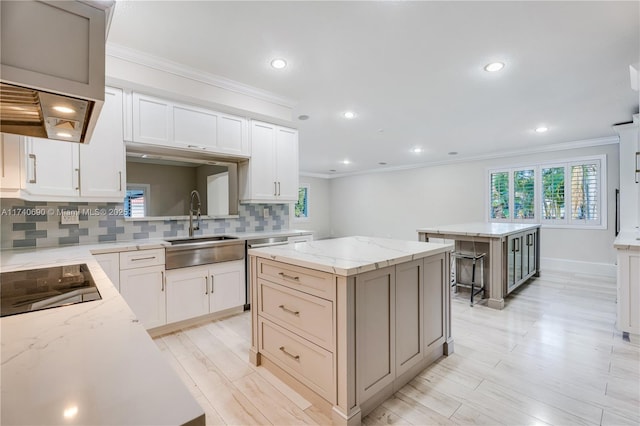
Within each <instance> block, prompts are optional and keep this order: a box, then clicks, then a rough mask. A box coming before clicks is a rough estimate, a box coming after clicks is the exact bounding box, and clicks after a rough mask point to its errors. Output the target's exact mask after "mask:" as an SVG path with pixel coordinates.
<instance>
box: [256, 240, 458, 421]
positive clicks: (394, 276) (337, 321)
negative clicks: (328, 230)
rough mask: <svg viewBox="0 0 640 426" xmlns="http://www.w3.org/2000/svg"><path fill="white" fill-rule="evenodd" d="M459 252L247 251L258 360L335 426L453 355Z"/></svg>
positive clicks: (374, 246)
mask: <svg viewBox="0 0 640 426" xmlns="http://www.w3.org/2000/svg"><path fill="white" fill-rule="evenodd" d="M452 248H453V247H452V245H448V244H437V243H425V242H416V241H399V240H392V239H383V238H369V237H345V238H336V239H329V240H319V241H312V242H307V243H300V244H295V245H287V246H276V247H268V248H260V249H251V250H249V256H250V262H251V263H250V265H251V270H250V278H251V292H252V300H254V301H255V302H254V305H253V306H254V309H252V344H251V353H250V359H251V362H252V363H253V364H255V365H264V366H265V367H267V368H268V369H269V370H271V371H272V372H274V373H275V374H276V375H278V376H279V377H280V378H281V379H283V380H285V381H286V382H287V383H288V384H290V385H291V386H292V387H293V388H295V389H296V390H298V391H299V392H300V393H301V394H302V395H304V396H305V397H307V398H308V399H310V400H311V401H312V402H313V403H314V405H316V406H317V407H318V408H320V409H321V410H323V411H325V412H326V413H327V414H329V415H330V416H331V418H332V419H333V422H334V423H335V424H349V425H351V424H360V421H361V419H362V417H364V416H365V415H366V414H367V413H368V412H370V411H371V410H373V409H374V408H375V407H376V406H377V405H379V404H380V403H381V402H382V401H384V400H385V399H386V398H388V397H389V396H390V395H391V394H392V393H393V392H395V391H396V390H397V389H399V388H400V387H401V386H403V385H404V384H406V383H407V382H409V381H410V380H411V379H412V378H413V377H415V376H416V375H417V374H418V373H419V372H420V371H422V370H423V369H424V368H425V367H426V366H427V365H429V364H430V363H432V362H433V361H435V360H436V359H438V358H440V357H441V356H443V355H448V354H449V353H452V352H453V340H452V337H451V319H450V318H451V313H450V291H449V285H448V277H449V256H450V251H451V249H452Z"/></svg>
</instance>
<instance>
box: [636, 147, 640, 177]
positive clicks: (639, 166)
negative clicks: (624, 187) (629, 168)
mask: <svg viewBox="0 0 640 426" xmlns="http://www.w3.org/2000/svg"><path fill="white" fill-rule="evenodd" d="M638 160H640V151H638V152H636V170H635V172H636V173H635V181H636V183H640V181H638V173H640V161H638Z"/></svg>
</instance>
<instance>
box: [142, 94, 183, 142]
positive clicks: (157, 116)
mask: <svg viewBox="0 0 640 426" xmlns="http://www.w3.org/2000/svg"><path fill="white" fill-rule="evenodd" d="M171 109H172V105H171V104H170V103H169V102H167V101H165V100H162V99H158V98H154V97H152V96H146V95H141V94H139V93H134V94H133V140H134V142H141V143H149V144H155V145H171V139H172V134H173V126H172V125H173V121H172V120H171Z"/></svg>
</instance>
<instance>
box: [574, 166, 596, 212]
mask: <svg viewBox="0 0 640 426" xmlns="http://www.w3.org/2000/svg"><path fill="white" fill-rule="evenodd" d="M599 165H600V164H599V162H594V163H586V164H574V165H572V166H571V167H570V175H571V220H572V221H584V222H590V221H592V222H598V221H600V211H599V210H598V206H599V204H600V176H599Z"/></svg>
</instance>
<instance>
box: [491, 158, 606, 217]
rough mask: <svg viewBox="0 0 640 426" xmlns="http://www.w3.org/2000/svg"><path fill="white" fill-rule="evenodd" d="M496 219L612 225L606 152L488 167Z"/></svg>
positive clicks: (492, 205) (492, 207)
mask: <svg viewBox="0 0 640 426" xmlns="http://www.w3.org/2000/svg"><path fill="white" fill-rule="evenodd" d="M488 185H489V190H488V203H489V207H488V209H487V210H488V220H489V221H490V222H513V223H529V222H535V223H541V224H545V225H548V226H552V227H553V226H557V227H580V228H597V229H606V227H607V218H606V213H607V212H606V208H607V202H606V156H604V155H602V156H596V157H585V158H576V159H570V160H567V161H563V162H554V163H540V164H535V165H528V166H523V167H514V168H509V169H492V170H489V171H488Z"/></svg>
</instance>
